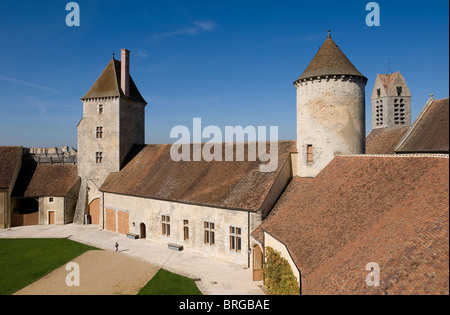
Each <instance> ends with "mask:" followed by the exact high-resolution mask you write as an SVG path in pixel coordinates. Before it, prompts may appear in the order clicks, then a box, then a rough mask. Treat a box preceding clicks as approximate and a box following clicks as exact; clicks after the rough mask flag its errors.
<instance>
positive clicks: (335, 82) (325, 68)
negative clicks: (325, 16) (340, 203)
mask: <svg viewBox="0 0 450 315" xmlns="http://www.w3.org/2000/svg"><path fill="white" fill-rule="evenodd" d="M366 84H367V78H366V77H364V76H363V75H362V74H361V73H360V72H359V71H358V70H357V69H356V68H355V66H354V65H353V64H352V63H351V62H350V60H348V58H347V57H346V56H345V55H344V53H343V52H342V51H341V50H340V49H339V47H338V46H337V45H336V43H335V42H334V41H333V40H332V39H331V35H330V31H328V37H327V39H326V41H325V43H324V44H323V45H322V47H321V48H320V49H319V52H318V53H317V55H316V56H315V57H314V59H313V60H312V61H311V63H310V64H309V66H308V67H307V68H306V70H305V72H304V73H303V74H302V75H301V76H300V77H299V78H298V79H297V81H295V82H294V86H295V87H296V88H297V149H298V162H297V175H298V176H300V177H315V176H316V175H317V174H318V173H320V172H321V171H322V170H323V169H324V168H325V167H326V166H327V165H328V163H330V162H331V160H333V159H334V157H335V156H336V155H339V154H364V153H365V138H366V122H365V86H366Z"/></svg>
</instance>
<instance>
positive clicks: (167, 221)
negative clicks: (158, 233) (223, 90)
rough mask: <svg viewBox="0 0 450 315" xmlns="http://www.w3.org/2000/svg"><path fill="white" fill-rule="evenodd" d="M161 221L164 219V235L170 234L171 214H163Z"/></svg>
mask: <svg viewBox="0 0 450 315" xmlns="http://www.w3.org/2000/svg"><path fill="white" fill-rule="evenodd" d="M161 221H162V235H164V236H170V216H168V215H163V216H162V219H161Z"/></svg>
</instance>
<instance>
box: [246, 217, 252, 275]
mask: <svg viewBox="0 0 450 315" xmlns="http://www.w3.org/2000/svg"><path fill="white" fill-rule="evenodd" d="M247 222H248V229H247V231H248V232H247V247H248V250H247V253H248V254H247V255H248V268H249V269H250V256H251V253H252V248H251V246H250V212H247Z"/></svg>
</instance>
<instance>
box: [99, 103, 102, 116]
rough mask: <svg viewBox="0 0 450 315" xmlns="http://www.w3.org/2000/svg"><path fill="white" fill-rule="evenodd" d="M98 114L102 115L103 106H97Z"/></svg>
mask: <svg viewBox="0 0 450 315" xmlns="http://www.w3.org/2000/svg"><path fill="white" fill-rule="evenodd" d="M98 113H99V114H100V115H102V114H103V104H100V105H98Z"/></svg>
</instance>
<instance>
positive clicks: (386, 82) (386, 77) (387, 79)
mask: <svg viewBox="0 0 450 315" xmlns="http://www.w3.org/2000/svg"><path fill="white" fill-rule="evenodd" d="M399 73H400V72H399V71H397V72H396V73H392V74H378V76H379V77H380V80H381V82H383V86H384V89H385V90H386V91H387V90H389V87H390V86H391V84H392V82H394V79H395V78H396V77H397V75H398V74H399Z"/></svg>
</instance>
